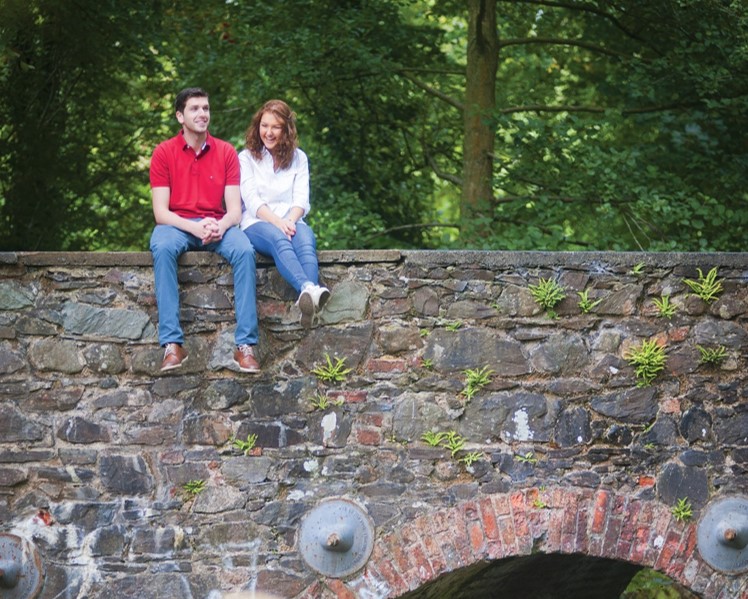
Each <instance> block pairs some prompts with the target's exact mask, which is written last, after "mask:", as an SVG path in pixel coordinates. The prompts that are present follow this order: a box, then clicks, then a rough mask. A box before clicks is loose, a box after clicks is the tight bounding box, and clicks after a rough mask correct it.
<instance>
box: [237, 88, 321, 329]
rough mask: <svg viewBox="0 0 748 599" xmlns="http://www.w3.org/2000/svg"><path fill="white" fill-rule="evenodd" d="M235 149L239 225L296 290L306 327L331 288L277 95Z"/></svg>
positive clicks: (305, 179) (299, 156)
mask: <svg viewBox="0 0 748 599" xmlns="http://www.w3.org/2000/svg"><path fill="white" fill-rule="evenodd" d="M245 142H246V149H245V150H242V151H241V152H240V153H239V164H240V166H241V194H242V201H243V202H244V208H245V210H244V213H243V214H242V222H241V228H242V229H243V230H244V233H245V234H246V235H247V237H248V238H249V240H250V241H251V242H252V245H253V246H254V247H255V249H256V250H257V251H258V252H260V253H261V254H264V255H266V256H272V257H273V259H274V260H275V265H276V266H277V268H278V271H279V272H280V274H281V275H282V276H283V278H284V279H286V281H288V282H289V283H290V284H291V285H292V286H293V288H294V289H295V290H296V291H297V292H298V293H299V299H298V300H297V302H296V305H297V306H298V307H299V310H300V311H301V324H302V325H303V326H305V327H310V326H312V324H313V323H314V320H315V317H316V316H317V314H318V312H319V311H320V310H321V309H322V306H324V305H325V302H327V300H328V299H330V291H329V290H328V289H327V288H326V287H320V285H319V273H318V270H319V268H318V264H317V241H316V239H315V237H314V233H313V232H312V229H311V228H310V227H309V225H307V224H306V223H305V222H304V220H303V218H304V216H306V215H307V214H308V213H309V209H310V205H309V162H308V160H307V157H306V154H305V153H304V152H303V151H301V150H300V149H299V147H298V145H299V142H298V137H297V135H296V115H295V114H294V113H293V112H292V111H291V109H290V108H289V106H288V105H287V104H286V103H285V102H283V101H281V100H270V101H269V102H266V103H265V105H264V106H263V107H262V108H260V110H258V111H257V112H256V113H255V115H254V117H252V122H251V123H250V125H249V128H248V129H247V133H246V135H245Z"/></svg>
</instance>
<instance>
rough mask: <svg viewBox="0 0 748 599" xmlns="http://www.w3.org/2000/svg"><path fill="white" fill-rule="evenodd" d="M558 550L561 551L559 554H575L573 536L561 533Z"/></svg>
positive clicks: (574, 539)
mask: <svg viewBox="0 0 748 599" xmlns="http://www.w3.org/2000/svg"><path fill="white" fill-rule="evenodd" d="M559 549H560V550H561V553H576V551H577V548H576V538H575V535H573V534H569V533H562V534H561V544H560V545H559Z"/></svg>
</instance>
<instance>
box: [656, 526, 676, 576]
mask: <svg viewBox="0 0 748 599" xmlns="http://www.w3.org/2000/svg"><path fill="white" fill-rule="evenodd" d="M680 542H681V535H680V533H678V532H676V531H670V532H668V533H667V534H666V536H665V542H664V544H663V545H662V549H661V550H660V554H659V557H658V558H657V561H656V562H655V565H654V567H655V568H657V569H658V570H662V571H665V570H666V569H667V567H668V566H669V565H670V564H671V563H672V561H673V559H674V558H675V556H676V555H678V547H679V546H680Z"/></svg>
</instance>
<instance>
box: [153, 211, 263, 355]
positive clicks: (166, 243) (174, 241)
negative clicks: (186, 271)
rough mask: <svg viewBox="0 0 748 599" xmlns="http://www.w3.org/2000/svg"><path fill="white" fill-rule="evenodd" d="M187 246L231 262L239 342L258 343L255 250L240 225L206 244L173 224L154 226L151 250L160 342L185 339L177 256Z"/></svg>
mask: <svg viewBox="0 0 748 599" xmlns="http://www.w3.org/2000/svg"><path fill="white" fill-rule="evenodd" d="M188 250H190V251H209V252H215V253H217V254H218V255H220V256H222V257H223V258H224V259H225V260H226V261H228V263H229V264H231V268H232V270H233V274H234V308H235V310H236V333H235V340H236V344H237V345H244V344H249V345H256V344H257V341H258V338H259V332H258V327H257V300H256V297H257V294H256V290H255V280H256V272H255V252H254V248H253V247H252V244H251V243H250V242H249V240H248V239H247V236H246V235H244V234H243V233H242V232H241V230H240V229H239V228H238V227H231V228H230V229H229V230H228V231H226V232H225V233H224V235H223V239H221V241H216V242H213V243H209V244H207V245H203V242H202V241H201V240H200V239H199V238H197V237H195V236H194V235H192V234H190V233H187V232H186V231H182V230H181V229H177V228H176V227H172V226H171V225H156V227H155V228H154V229H153V233H152V234H151V253H152V254H153V277H154V282H155V285H156V303H157V305H158V342H159V343H160V344H161V345H162V346H163V345H166V344H167V343H179V344H182V343H183V342H184V333H183V332H182V327H181V325H180V323H179V284H178V282H177V260H178V259H179V256H181V255H182V254H183V253H184V252H186V251H188Z"/></svg>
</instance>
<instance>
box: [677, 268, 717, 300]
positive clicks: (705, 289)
mask: <svg viewBox="0 0 748 599" xmlns="http://www.w3.org/2000/svg"><path fill="white" fill-rule="evenodd" d="M696 270H697V271H699V278H698V279H696V280H693V279H683V282H684V283H685V284H686V285H688V286H689V287H690V288H691V291H692V292H693V295H697V296H698V297H700V298H701V299H702V300H704V301H705V302H706V303H707V304H711V303H712V302H713V301H714V300H716V299H717V298H718V297H719V294H720V293H722V281H723V280H724V279H717V267H716V266H715V267H714V268H712V269H711V270H710V271H709V272H708V273H707V274H706V275H704V273H703V272H702V271H701V269H700V268H697V269H696Z"/></svg>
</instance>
